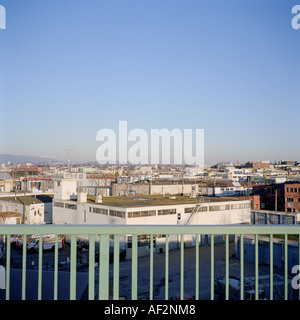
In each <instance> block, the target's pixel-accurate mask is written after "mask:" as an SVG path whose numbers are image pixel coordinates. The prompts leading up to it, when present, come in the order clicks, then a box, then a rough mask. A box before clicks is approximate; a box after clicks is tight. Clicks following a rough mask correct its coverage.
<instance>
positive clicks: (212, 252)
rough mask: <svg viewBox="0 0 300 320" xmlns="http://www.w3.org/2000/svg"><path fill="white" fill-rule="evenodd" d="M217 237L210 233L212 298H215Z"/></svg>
mask: <svg viewBox="0 0 300 320" xmlns="http://www.w3.org/2000/svg"><path fill="white" fill-rule="evenodd" d="M214 242H215V238H214V234H211V235H210V299H211V300H214V298H215V287H214V286H215V271H214V270H215V248H214V247H215V246H214Z"/></svg>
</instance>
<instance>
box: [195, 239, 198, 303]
mask: <svg viewBox="0 0 300 320" xmlns="http://www.w3.org/2000/svg"><path fill="white" fill-rule="evenodd" d="M195 237H196V243H195V246H196V265H195V268H196V271H195V281H196V283H195V290H196V292H195V299H196V300H199V234H196V235H195Z"/></svg>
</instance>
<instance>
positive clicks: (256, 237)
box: [255, 234, 259, 300]
mask: <svg viewBox="0 0 300 320" xmlns="http://www.w3.org/2000/svg"><path fill="white" fill-rule="evenodd" d="M258 277H259V273H258V234H255V300H258V298H259V291H258V289H259V287H258V286H259V281H258V280H259V278H258Z"/></svg>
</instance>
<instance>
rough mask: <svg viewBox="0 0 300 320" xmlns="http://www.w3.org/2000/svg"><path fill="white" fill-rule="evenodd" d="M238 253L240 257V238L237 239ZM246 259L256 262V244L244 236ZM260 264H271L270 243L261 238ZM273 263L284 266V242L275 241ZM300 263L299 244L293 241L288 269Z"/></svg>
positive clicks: (289, 252)
mask: <svg viewBox="0 0 300 320" xmlns="http://www.w3.org/2000/svg"><path fill="white" fill-rule="evenodd" d="M236 255H237V258H240V239H239V238H237V240H236ZM244 259H245V261H249V262H253V263H254V262H255V244H254V241H251V240H248V239H246V238H244ZM258 261H259V264H266V265H270V243H269V241H266V240H259V246H258ZM273 264H274V266H275V267H277V268H280V269H283V268H284V242H283V241H280V242H273ZM298 264H299V259H298V246H297V245H295V244H292V243H289V244H288V269H289V270H291V269H292V268H293V266H295V265H298Z"/></svg>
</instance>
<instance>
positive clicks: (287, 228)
mask: <svg viewBox="0 0 300 320" xmlns="http://www.w3.org/2000/svg"><path fill="white" fill-rule="evenodd" d="M0 234H68V235H72V234H77V235H90V234H95V235H98V234H119V235H122V234H147V235H151V234H300V225H274V224H272V225H0Z"/></svg>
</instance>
